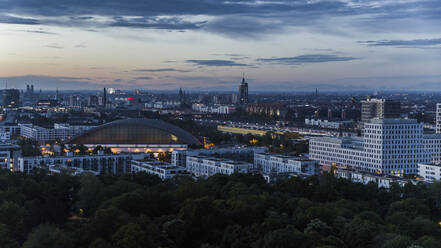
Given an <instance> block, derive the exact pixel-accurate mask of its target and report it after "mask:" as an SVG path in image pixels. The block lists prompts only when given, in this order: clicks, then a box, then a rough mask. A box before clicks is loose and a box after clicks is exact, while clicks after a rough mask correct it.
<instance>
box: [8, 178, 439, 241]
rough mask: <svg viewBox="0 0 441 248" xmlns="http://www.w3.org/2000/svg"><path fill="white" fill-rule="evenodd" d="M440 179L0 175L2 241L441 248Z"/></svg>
mask: <svg viewBox="0 0 441 248" xmlns="http://www.w3.org/2000/svg"><path fill="white" fill-rule="evenodd" d="M439 220H441V184H439V183H437V184H433V185H418V186H413V185H407V186H405V187H403V188H400V187H398V186H394V187H393V188H392V189H391V190H390V191H386V190H384V189H378V188H377V187H376V185H373V184H372V185H361V184H356V183H351V182H349V181H347V180H343V179H336V178H334V177H333V176H332V175H322V176H319V177H310V178H307V179H299V178H291V179H287V180H282V181H279V182H277V183H276V184H273V185H268V184H266V183H265V182H264V180H263V178H261V177H260V176H259V175H232V176H223V175H217V176H213V177H211V178H209V179H207V180H199V181H194V180H192V179H190V178H183V177H178V178H175V179H173V180H171V181H166V182H162V181H161V180H160V179H159V178H157V177H154V176H150V175H147V174H136V175H124V176H120V177H116V176H109V175H107V176H102V177H95V176H91V175H85V176H81V177H73V176H68V175H53V176H49V175H46V174H45V173H43V172H38V173H36V174H34V175H29V176H27V175H23V174H20V173H9V172H7V171H3V172H1V173H0V233H1V235H0V247H4V248H8V247H11V248H15V247H25V248H36V247H45V248H48V247H49V248H51V247H54V248H55V247H57V248H58V247H64V248H75V247H78V248H80V247H81V248H84V247H90V248H137V247H139V248H148V247H169V248H174V247H205V248H208V247H219V248H220V247H225V248H227V247H228V248H229V247H232V248H245V247H253V248H267V247H268V248H282V247H283V248H285V247H379V248H381V247H384V248H391V247H425V248H432V247H441V228H440V226H439V224H438V221H439Z"/></svg>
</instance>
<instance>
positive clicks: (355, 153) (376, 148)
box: [309, 119, 432, 176]
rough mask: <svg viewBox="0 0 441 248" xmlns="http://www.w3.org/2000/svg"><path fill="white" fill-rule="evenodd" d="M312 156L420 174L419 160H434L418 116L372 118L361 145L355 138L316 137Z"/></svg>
mask: <svg viewBox="0 0 441 248" xmlns="http://www.w3.org/2000/svg"><path fill="white" fill-rule="evenodd" d="M309 144H310V149H309V152H310V158H311V159H314V160H317V161H319V162H320V164H321V165H325V166H333V165H335V166H337V167H340V168H352V169H356V170H361V171H365V172H369V173H381V174H392V175H398V176H402V175H404V174H417V173H418V164H419V163H430V162H431V161H432V158H431V154H430V153H429V152H427V151H426V148H425V141H424V138H423V125H422V124H419V123H417V122H416V120H407V119H372V120H371V121H370V122H369V123H365V125H364V137H363V143H362V144H361V146H359V145H355V142H353V140H352V139H351V138H313V139H311V140H310V143H309Z"/></svg>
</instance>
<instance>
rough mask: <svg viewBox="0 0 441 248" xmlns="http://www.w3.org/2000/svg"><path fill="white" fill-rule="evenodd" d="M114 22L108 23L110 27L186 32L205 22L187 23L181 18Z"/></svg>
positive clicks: (129, 19) (144, 18) (122, 18)
mask: <svg viewBox="0 0 441 248" xmlns="http://www.w3.org/2000/svg"><path fill="white" fill-rule="evenodd" d="M113 19H114V21H113V22H111V23H110V26H112V27H128V28H154V29H168V30H188V29H200V28H201V27H202V26H203V25H204V24H205V23H206V22H188V21H184V20H183V19H182V18H177V17H173V18H164V17H161V18H159V17H137V18H126V17H120V16H118V17H114V18H113Z"/></svg>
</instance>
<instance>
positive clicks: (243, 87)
mask: <svg viewBox="0 0 441 248" xmlns="http://www.w3.org/2000/svg"><path fill="white" fill-rule="evenodd" d="M238 100H239V104H240V105H246V104H247V103H248V83H247V82H246V81H245V73H244V74H243V77H242V82H241V83H240V85H239V99H238Z"/></svg>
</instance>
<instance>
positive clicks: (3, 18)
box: [0, 5, 40, 25]
mask: <svg viewBox="0 0 441 248" xmlns="http://www.w3.org/2000/svg"><path fill="white" fill-rule="evenodd" d="M0 6H1V5H0ZM0 23H5V24H23V25H38V24H40V22H39V21H38V20H37V19H33V18H25V17H14V16H9V15H6V14H2V13H1V12H0Z"/></svg>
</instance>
